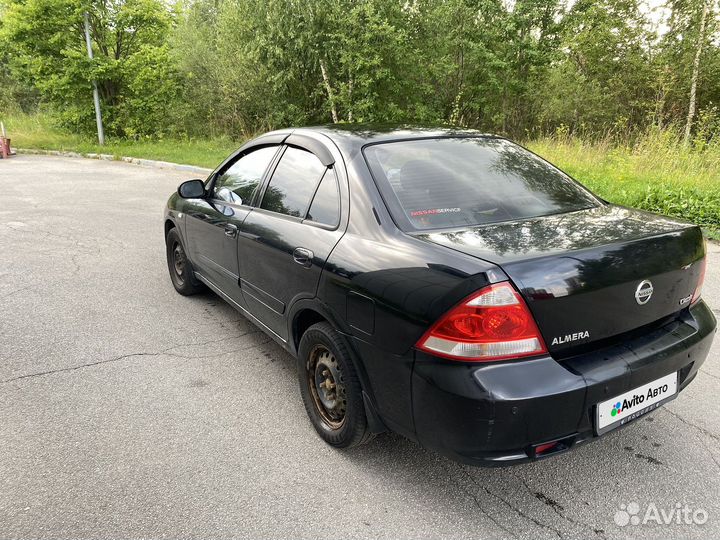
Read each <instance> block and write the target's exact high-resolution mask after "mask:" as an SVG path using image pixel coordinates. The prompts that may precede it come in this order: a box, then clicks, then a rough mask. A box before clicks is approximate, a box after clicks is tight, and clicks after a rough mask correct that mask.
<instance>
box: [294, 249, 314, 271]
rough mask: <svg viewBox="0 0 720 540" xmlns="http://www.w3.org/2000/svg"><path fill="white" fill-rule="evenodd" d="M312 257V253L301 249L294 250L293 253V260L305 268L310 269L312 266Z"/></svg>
mask: <svg viewBox="0 0 720 540" xmlns="http://www.w3.org/2000/svg"><path fill="white" fill-rule="evenodd" d="M314 256H315V255H313V252H312V251H310V250H309V249H305V248H301V247H299V248H295V250H294V251H293V260H294V261H295V262H296V263H298V264H299V265H301V266H304V267H305V268H310V267H311V266H312V260H313V257H314Z"/></svg>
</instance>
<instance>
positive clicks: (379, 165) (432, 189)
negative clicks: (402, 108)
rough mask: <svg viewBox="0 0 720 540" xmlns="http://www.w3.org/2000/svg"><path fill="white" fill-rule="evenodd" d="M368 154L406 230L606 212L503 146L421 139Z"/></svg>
mask: <svg viewBox="0 0 720 540" xmlns="http://www.w3.org/2000/svg"><path fill="white" fill-rule="evenodd" d="M363 152H364V154H365V158H366V160H367V162H368V165H369V167H370V171H371V172H372V174H373V177H374V178H375V181H376V182H377V183H378V187H379V188H380V191H381V192H382V193H383V197H384V198H385V200H386V202H387V203H388V206H389V207H390V211H391V213H392V214H393V217H394V218H395V221H396V222H397V224H398V225H399V226H400V228H403V229H410V230H412V229H415V230H427V229H438V228H445V227H462V226H469V225H482V224H485V223H496V222H500V221H511V220H517V219H525V218H532V217H538V216H544V215H550V214H559V213H564V212H572V211H575V210H581V209H584V208H590V207H593V206H598V205H599V204H600V203H599V201H598V200H597V199H596V198H595V197H594V196H593V195H592V194H591V193H590V192H588V191H587V190H585V189H583V188H582V187H581V186H579V185H578V184H576V183H575V182H574V181H573V180H572V179H570V178H569V177H568V176H567V175H565V174H563V173H562V172H560V171H559V170H558V169H556V168H555V167H553V166H552V165H550V164H549V163H547V162H546V161H544V160H542V159H540V158H539V157H537V156H535V155H534V154H532V153H531V152H528V151H527V150H525V149H523V148H521V147H520V146H518V145H516V144H513V143H511V142H510V141H506V140H503V139H494V138H489V137H474V138H473V137H467V138H442V139H418V140H412V141H399V142H389V143H382V144H377V145H372V146H368V147H366V148H365V149H364V150H363Z"/></svg>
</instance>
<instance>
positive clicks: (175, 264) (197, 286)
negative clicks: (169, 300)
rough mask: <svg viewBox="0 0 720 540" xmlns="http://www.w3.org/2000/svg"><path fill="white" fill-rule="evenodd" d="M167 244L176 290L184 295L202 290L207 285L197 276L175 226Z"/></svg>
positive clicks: (169, 232) (167, 239)
mask: <svg viewBox="0 0 720 540" xmlns="http://www.w3.org/2000/svg"><path fill="white" fill-rule="evenodd" d="M165 245H166V251H167V263H168V271H169V272H170V280H171V281H172V284H173V287H175V290H176V291H177V292H179V293H180V294H182V295H183V296H190V295H191V294H197V293H199V292H202V291H203V290H204V289H205V286H204V285H203V284H202V283H201V282H200V281H198V280H197V278H196V277H195V272H194V271H193V267H192V264H190V261H189V260H188V258H187V255H186V254H185V246H183V243H182V240H180V234H179V233H178V232H177V229H175V227H173V228H172V229H170V230H169V231H168V233H167V237H166V238H165Z"/></svg>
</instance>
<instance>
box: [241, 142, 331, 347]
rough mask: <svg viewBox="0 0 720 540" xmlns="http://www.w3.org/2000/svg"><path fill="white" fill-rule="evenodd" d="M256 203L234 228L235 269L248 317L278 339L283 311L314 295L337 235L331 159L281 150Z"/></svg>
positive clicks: (282, 331) (303, 151)
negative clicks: (237, 230)
mask: <svg viewBox="0 0 720 540" xmlns="http://www.w3.org/2000/svg"><path fill="white" fill-rule="evenodd" d="M282 152H283V153H282V156H281V158H280V160H279V162H278V164H277V166H276V168H275V170H274V172H273V174H272V176H271V177H270V180H269V182H268V183H267V185H266V187H265V190H264V192H263V195H262V199H261V201H260V203H259V204H258V205H257V207H256V208H255V209H254V210H253V211H252V212H251V213H250V214H249V215H248V216H247V218H246V219H245V221H244V222H243V224H242V226H241V228H240V235H239V251H238V264H239V269H240V276H241V278H240V279H241V288H242V293H243V298H244V300H245V303H246V305H247V307H248V309H249V310H250V312H251V313H252V314H253V315H254V316H255V317H256V318H258V319H259V320H260V321H261V322H262V323H263V324H265V325H266V326H267V327H268V328H269V329H270V330H272V331H273V332H274V333H275V334H276V335H278V336H279V337H280V338H281V339H283V340H286V339H287V337H288V331H287V323H286V317H287V312H288V308H289V306H290V305H291V304H292V303H293V302H295V301H297V300H299V299H301V298H312V297H314V296H315V294H316V290H317V284H318V280H319V278H320V273H321V271H322V268H323V265H324V264H325V261H326V260H327V258H328V256H329V254H330V252H331V251H332V249H333V248H334V247H335V244H336V243H337V242H338V240H339V239H340V237H341V236H342V230H341V227H340V221H341V219H340V218H341V208H342V203H341V196H340V193H341V191H340V189H339V183H338V178H337V175H336V171H335V169H334V166H333V163H329V161H331V159H328V156H323V159H321V158H320V157H318V156H317V155H316V154H314V153H313V152H311V151H309V150H306V149H304V148H301V147H298V146H286V147H284V149H283V150H282Z"/></svg>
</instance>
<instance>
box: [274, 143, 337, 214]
mask: <svg viewBox="0 0 720 540" xmlns="http://www.w3.org/2000/svg"><path fill="white" fill-rule="evenodd" d="M325 170H326V167H325V166H324V165H323V164H322V163H321V162H320V160H319V159H318V158H317V157H316V156H315V155H314V154H311V153H310V152H307V151H306V150H300V149H299V148H293V147H288V148H287V150H285V153H284V154H283V156H282V158H281V159H280V163H279V164H278V166H277V167H276V168H275V172H274V173H273V175H272V178H271V179H270V183H269V184H268V187H267V189H266V190H265V195H263V200H262V203H261V204H260V208H264V209H265V210H270V211H272V212H277V213H279V214H285V215H288V216H294V217H299V218H303V217H305V213H306V212H307V209H308V206H309V205H310V199H311V198H312V196H313V194H314V193H315V188H316V187H317V185H318V182H319V181H320V179H321V178H322V176H323V174H325Z"/></svg>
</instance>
